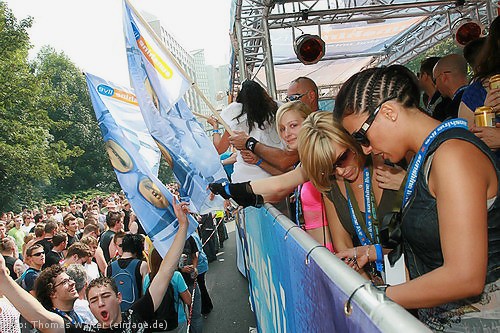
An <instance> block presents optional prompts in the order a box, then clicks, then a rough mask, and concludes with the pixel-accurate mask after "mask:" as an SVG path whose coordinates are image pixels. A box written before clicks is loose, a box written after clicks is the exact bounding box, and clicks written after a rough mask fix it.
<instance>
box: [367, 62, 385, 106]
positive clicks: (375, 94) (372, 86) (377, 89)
mask: <svg viewBox="0 0 500 333" xmlns="http://www.w3.org/2000/svg"><path fill="white" fill-rule="evenodd" d="M382 81H385V80H384V73H383V71H380V70H376V71H373V72H372V74H371V77H370V80H369V85H368V89H367V94H368V98H369V103H367V104H368V110H375V109H376V108H377V106H378V104H379V101H380V100H382V99H384V98H385V97H384V90H385V89H384V86H382ZM370 112H371V111H370Z"/></svg>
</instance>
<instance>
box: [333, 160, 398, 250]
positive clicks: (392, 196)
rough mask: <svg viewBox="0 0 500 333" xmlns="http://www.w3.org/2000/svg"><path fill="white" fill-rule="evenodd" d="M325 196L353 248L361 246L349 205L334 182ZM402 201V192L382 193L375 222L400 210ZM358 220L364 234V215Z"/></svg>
mask: <svg viewBox="0 0 500 333" xmlns="http://www.w3.org/2000/svg"><path fill="white" fill-rule="evenodd" d="M367 162H368V163H370V162H371V159H368V160H367ZM370 164H371V163H370ZM370 176H373V174H371V175H370ZM326 196H327V198H328V199H330V201H331V202H333V205H334V206H335V211H336V212H337V215H338V217H339V220H340V223H341V224H342V226H343V227H344V229H345V230H346V231H347V232H348V233H349V235H351V237H352V241H353V244H354V246H359V245H361V243H360V241H359V239H358V236H357V234H356V231H355V230H354V226H353V225H352V218H351V213H350V212H349V204H348V203H347V198H346V197H344V195H343V194H342V192H341V191H340V188H339V185H338V183H337V182H336V181H333V182H332V188H331V189H330V191H329V192H327V193H326ZM402 200H403V196H402V192H399V191H395V190H384V191H383V192H382V197H381V198H380V203H379V204H378V206H377V209H376V213H377V221H382V219H383V217H384V216H385V215H386V214H389V213H392V212H397V211H399V209H400V208H401V204H402ZM358 220H359V222H360V225H361V227H362V229H363V231H364V232H365V233H366V221H365V215H364V214H360V216H359V218H358Z"/></svg>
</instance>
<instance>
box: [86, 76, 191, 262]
mask: <svg viewBox="0 0 500 333" xmlns="http://www.w3.org/2000/svg"><path fill="white" fill-rule="evenodd" d="M94 78H95V77H94ZM95 84H96V82H94V81H93V80H92V77H90V76H87V87H88V89H89V93H90V99H91V101H92V105H93V107H94V112H95V115H96V118H97V122H98V124H99V127H100V129H101V133H102V136H103V139H104V144H105V147H106V151H107V153H108V155H109V159H110V161H111V164H112V166H113V168H114V170H115V173H116V177H117V178H118V182H119V183H120V186H121V187H122V189H123V191H124V192H125V196H126V197H127V199H128V200H129V202H130V204H131V205H132V207H133V208H134V212H135V214H136V215H137V217H138V218H139V221H140V222H141V225H142V227H143V228H144V230H145V231H146V233H147V235H148V236H149V238H150V239H151V240H152V241H153V244H154V246H155V248H156V249H157V250H158V252H159V253H160V255H161V256H162V257H163V256H165V254H166V253H167V251H168V249H169V248H170V246H171V245H172V242H173V240H174V236H175V234H176V233H177V230H178V229H179V222H178V221H177V217H176V216H175V212H174V209H173V207H172V200H173V196H172V194H171V193H170V191H169V190H168V189H167V188H166V187H165V185H163V183H162V182H161V181H160V180H159V179H158V178H157V177H156V175H155V174H153V172H152V170H151V168H150V166H149V165H148V163H146V162H145V161H144V159H143V157H142V156H141V154H140V153H139V152H138V149H139V148H140V147H139V146H138V145H136V144H134V143H133V142H132V141H130V140H129V139H128V138H127V137H126V136H125V135H124V131H123V130H122V128H121V127H120V126H118V125H117V123H116V121H115V119H114V118H113V115H112V113H111V112H110V111H109V110H108V108H107V107H106V105H105V104H104V102H103V100H102V96H103V95H102V94H101V93H99V87H100V85H97V86H96V85H95ZM188 219H189V222H190V223H189V228H188V232H187V234H188V235H190V234H191V233H193V232H194V231H195V230H196V227H197V226H198V223H197V222H196V221H195V220H194V218H193V217H192V216H191V215H188Z"/></svg>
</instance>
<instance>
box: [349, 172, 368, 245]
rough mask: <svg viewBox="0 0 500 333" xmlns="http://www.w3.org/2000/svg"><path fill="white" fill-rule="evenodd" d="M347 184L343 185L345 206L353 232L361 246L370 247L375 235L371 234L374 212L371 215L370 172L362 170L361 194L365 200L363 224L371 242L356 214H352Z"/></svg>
mask: <svg viewBox="0 0 500 333" xmlns="http://www.w3.org/2000/svg"><path fill="white" fill-rule="evenodd" d="M347 186H348V185H347V183H346V184H345V189H346V197H347V204H348V206H349V213H350V214H351V220H352V225H353V226H354V231H355V232H356V234H357V235H358V239H359V241H360V243H361V245H370V244H372V241H375V233H374V232H373V220H372V215H374V213H375V210H373V213H372V208H373V207H372V200H371V198H372V197H371V179H370V170H369V169H368V168H364V169H363V194H364V198H365V223H366V229H367V230H368V233H369V234H370V238H371V240H370V239H369V238H368V237H367V236H366V234H365V232H364V231H363V228H361V225H360V224H359V221H358V218H357V217H356V213H355V212H354V207H353V206H352V202H351V198H350V196H349V192H348V189H347Z"/></svg>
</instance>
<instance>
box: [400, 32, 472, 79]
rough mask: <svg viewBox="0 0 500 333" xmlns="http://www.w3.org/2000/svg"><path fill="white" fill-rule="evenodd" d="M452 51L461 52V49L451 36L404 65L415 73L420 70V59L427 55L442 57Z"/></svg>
mask: <svg viewBox="0 0 500 333" xmlns="http://www.w3.org/2000/svg"><path fill="white" fill-rule="evenodd" d="M452 53H458V54H462V49H461V48H460V47H459V46H457V45H456V44H455V43H454V42H453V38H451V37H448V38H446V39H443V40H442V41H441V42H439V43H438V44H436V45H435V46H433V47H431V48H429V49H428V50H427V51H425V52H424V53H422V54H420V55H419V56H417V57H415V58H413V59H412V60H411V61H409V62H408V63H407V64H406V65H405V66H406V67H408V68H409V69H410V70H411V71H412V72H413V73H415V74H416V73H418V71H419V70H420V63H421V62H422V60H424V59H426V58H429V57H443V56H445V55H448V54H452Z"/></svg>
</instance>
